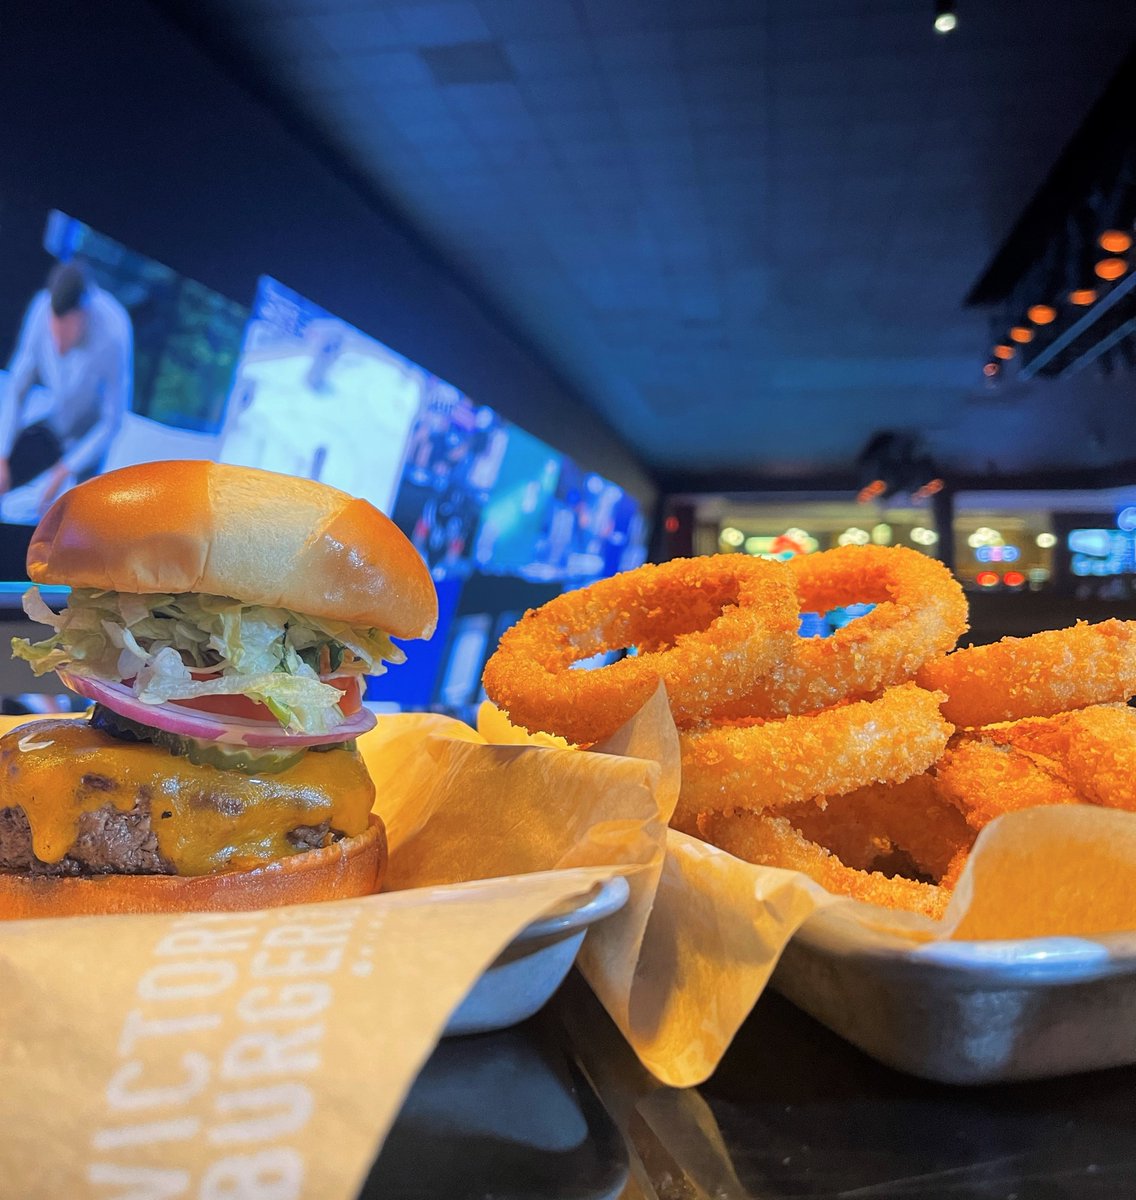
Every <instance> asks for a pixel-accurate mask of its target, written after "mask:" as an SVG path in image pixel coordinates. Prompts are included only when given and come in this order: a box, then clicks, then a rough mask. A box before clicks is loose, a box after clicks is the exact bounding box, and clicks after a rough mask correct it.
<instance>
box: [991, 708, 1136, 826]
mask: <svg viewBox="0 0 1136 1200" xmlns="http://www.w3.org/2000/svg"><path fill="white" fill-rule="evenodd" d="M983 733H984V735H986V736H987V737H988V738H991V739H993V740H996V741H999V742H1005V743H1007V744H1009V745H1010V746H1012V747H1013V748H1014V749H1015V750H1017V751H1019V752H1022V753H1025V754H1029V755H1030V756H1031V757H1034V758H1035V759H1036V758H1039V757H1044V759H1045V761H1046V762H1047V764H1052V767H1053V769H1054V770H1055V771H1057V772H1059V773H1060V775H1061V776H1062V778H1063V779H1064V780H1065V781H1066V782H1067V783H1068V784H1069V785H1070V786H1071V787H1072V788H1074V789H1075V790H1076V792H1077V793H1078V795H1079V796H1080V798H1081V800H1082V801H1083V802H1084V803H1086V804H1096V805H1099V806H1100V807H1102V808H1124V809H1128V810H1129V811H1136V709H1132V708H1129V707H1128V706H1127V705H1125V704H1097V705H1093V706H1092V707H1090V708H1082V709H1078V710H1077V711H1076V712H1069V713H1061V714H1060V715H1059V716H1056V717H1041V718H1032V719H1029V720H1024V721H1015V722H1013V723H1012V724H1010V725H1001V726H997V727H996V728H994V729H988V730H983Z"/></svg>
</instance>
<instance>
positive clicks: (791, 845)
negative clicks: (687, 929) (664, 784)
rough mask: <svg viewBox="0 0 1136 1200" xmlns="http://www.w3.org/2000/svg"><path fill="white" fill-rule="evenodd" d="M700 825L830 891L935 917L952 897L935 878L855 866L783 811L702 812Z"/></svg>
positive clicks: (713, 838)
mask: <svg viewBox="0 0 1136 1200" xmlns="http://www.w3.org/2000/svg"><path fill="white" fill-rule="evenodd" d="M698 830H699V833H700V834H701V835H702V837H704V838H705V839H706V841H708V842H713V843H714V845H716V846H718V847H720V848H721V849H722V850H725V851H726V852H727V853H728V854H732V855H734V857H735V858H743V859H745V860H746V861H747V862H752V863H758V864H760V865H762V866H767V867H783V868H785V869H786V870H790V871H801V872H803V873H804V874H805V875H808V876H809V878H810V879H814V880H816V882H817V883H819V884H820V885H821V887H823V888H825V889H826V890H828V891H830V892H838V893H840V894H842V895H845V896H852V897H853V898H855V899H856V900H863V901H866V902H867V903H868V904H879V905H883V906H885V907H887V908H905V909H909V910H910V911H912V912H920V913H923V914H924V915H925V916H928V917H934V918H936V919H937V918H939V917H941V916H942V915H943V911H944V910H945V909H946V906H947V901H948V900H949V899H950V893H949V892H948V891H946V890H944V889H943V888H940V887H936V886H935V885H934V884H930V883H919V882H918V881H917V880H914V879H905V878H904V877H903V876H901V875H897V876H895V878H891V879H889V878H888V876H886V875H882V874H880V873H879V872H878V871H872V872H868V871H857V870H854V869H853V868H852V867H849V866H846V865H845V864H844V863H842V862H841V861H840V859H839V858H837V857H836V855H834V854H831V853H829V851H827V850H826V849H824V847H823V846H818V845H817V844H816V843H815V842H811V841H809V839H808V838H806V837H804V836H803V835H802V834H800V833H798V832H797V831H796V830H795V829H794V828H793V827H792V825H790V824H789V822H788V821H787V820H786V819H785V818H784V817H774V816H768V815H766V814H765V813H755V812H735V813H724V812H717V813H703V814H702V815H701V816H700V817H699V818H698Z"/></svg>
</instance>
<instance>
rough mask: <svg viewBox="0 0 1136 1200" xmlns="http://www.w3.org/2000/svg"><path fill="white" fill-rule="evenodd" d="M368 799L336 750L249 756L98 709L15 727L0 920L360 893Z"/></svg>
mask: <svg viewBox="0 0 1136 1200" xmlns="http://www.w3.org/2000/svg"><path fill="white" fill-rule="evenodd" d="M111 730H114V732H113V733H112V732H110V731H111ZM147 733H150V734H153V735H154V736H162V737H163V741H162V744H156V743H155V742H154V741H151V740H145V739H146V735H147ZM139 738H142V739H143V740H138V739H139ZM374 800H375V785H374V783H373V782H372V780H371V777H370V775H369V774H368V773H367V768H366V765H365V763H364V762H363V759H362V756H361V755H360V754H359V752H358V750H357V749H356V748H355V746H354V744H353V743H350V742H347V743H342V744H337V745H335V746H332V747H320V748H317V749H308V748H303V747H301V748H300V749H299V750H296V751H288V752H279V751H271V752H261V751H252V750H250V749H249V748H247V747H242V746H225V745H219V744H215V743H199V742H196V741H194V740H192V739H180V740H179V739H174V738H170V737H169V736H168V735H161V731H158V730H150V731H147V730H145V729H144V728H142V727H140V726H137V725H134V724H132V723H131V722H126V721H123V720H122V719H121V718H117V717H116V716H115V714H113V713H110V714H106V713H104V714H101V715H100V712H99V710H98V708H96V709H95V711H94V712H93V713H92V715H91V717H90V718H89V719H85V720H74V719H71V718H58V719H49V720H42V721H33V722H31V723H28V724H24V725H20V726H18V727H16V728H14V729H11V730H9V731H8V732H7V733H5V734H4V735H3V736H0V918H12V917H39V916H62V915H74V914H78V913H125V912H171V911H172V912H186V911H196V910H206V909H210V910H226V909H227V910H240V909H252V908H264V907H269V906H273V905H281V904H297V903H304V902H307V901H315V900H334V899H343V898H347V897H353V896H360V895H366V894H367V893H370V892H373V891H376V890H377V889H378V887H379V884H380V883H381V878H382V874H383V870H384V868H385V865H386V855H387V847H386V833H385V829H384V826H383V824H382V822H381V820H380V819H379V818H378V817H376V816H375V815H374V814H373V813H372V809H373V807H374Z"/></svg>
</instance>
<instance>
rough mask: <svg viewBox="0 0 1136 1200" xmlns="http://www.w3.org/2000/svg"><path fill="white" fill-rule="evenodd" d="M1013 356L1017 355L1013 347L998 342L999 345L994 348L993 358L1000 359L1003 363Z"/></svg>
mask: <svg viewBox="0 0 1136 1200" xmlns="http://www.w3.org/2000/svg"><path fill="white" fill-rule="evenodd" d="M1015 354H1017V351H1016V350H1015V349H1014V347H1013V346H1007V345H1006V343H1005V342H999V344H998V345H997V346H995V347H994V357H995V358H1000V359H1001V360H1002V361H1003V362H1008V361H1009V360H1010V359H1011V358H1013V357H1014V355H1015Z"/></svg>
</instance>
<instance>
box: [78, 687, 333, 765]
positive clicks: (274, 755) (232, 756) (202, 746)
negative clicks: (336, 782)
mask: <svg viewBox="0 0 1136 1200" xmlns="http://www.w3.org/2000/svg"><path fill="white" fill-rule="evenodd" d="M90 721H91V726H92V728H94V729H98V730H100V731H101V732H103V733H108V734H110V736H111V737H116V738H120V739H121V740H122V741H126V742H153V744H154V745H155V746H161V747H162V749H163V750H168V751H169V753H170V754H173V755H176V756H177V757H179V758H188V759H189V761H190V762H191V763H195V764H196V765H197V766H201V767H216V768H218V769H219V770H222V771H240V772H241V773H242V774H245V775H276V774H279V772H281V771H286V770H287V769H288V768H289V767H291V766H294V765H295V764H296V763H298V762H299V761H300V759H302V758H303V757H304V755H305V754H306V753H307V752H308V748H307V747H306V746H305V747H300V749H298V750H286V749H283V748H280V747H271V748H265V749H255V750H254V749H252V748H251V747H249V746H229V745H222V744H221V743H220V742H210V741H205V740H204V739H202V738H192V737H183V736H182V735H181V734H177V733H170V732H168V731H167V730H165V729H155V728H154V726H153V725H143V724H142V723H141V722H140V721H132V720H131V719H130V718H129V717H124V716H121V715H120V714H119V713H116V712H115V711H114V710H113V709H110V708H107V707H106V706H105V705H103V704H96V705H95V706H94V708H93V709H92V710H91V716H90ZM347 745H349V743H346V742H340V743H335V744H333V745H331V746H327V747H324V746H315V747H312V749H316V750H324V749H335V750H338V749H340V748H341V747H343V746H347Z"/></svg>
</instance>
